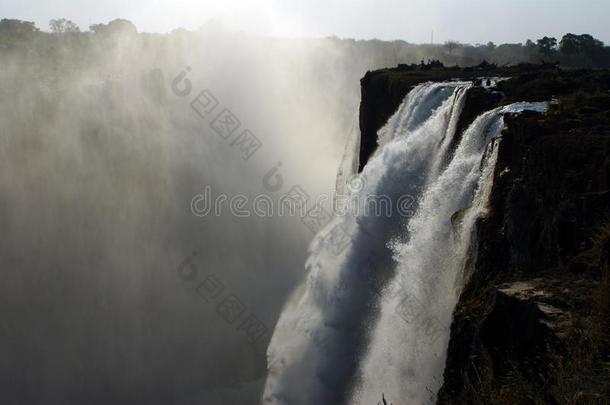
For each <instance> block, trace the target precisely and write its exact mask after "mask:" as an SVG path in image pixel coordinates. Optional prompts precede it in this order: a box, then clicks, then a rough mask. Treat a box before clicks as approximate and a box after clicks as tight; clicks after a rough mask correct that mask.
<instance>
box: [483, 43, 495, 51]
mask: <svg viewBox="0 0 610 405" xmlns="http://www.w3.org/2000/svg"><path fill="white" fill-rule="evenodd" d="M485 46H486V47H487V49H488V50H489V51H493V50H494V49H496V44H494V43H493V42H491V41H489V42H488V43H487V45H485Z"/></svg>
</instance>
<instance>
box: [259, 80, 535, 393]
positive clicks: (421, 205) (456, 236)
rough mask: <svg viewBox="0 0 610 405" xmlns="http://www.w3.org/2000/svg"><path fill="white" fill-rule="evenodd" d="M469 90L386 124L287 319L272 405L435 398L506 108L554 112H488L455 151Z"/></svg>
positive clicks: (316, 246)
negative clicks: (453, 312)
mask: <svg viewBox="0 0 610 405" xmlns="http://www.w3.org/2000/svg"><path fill="white" fill-rule="evenodd" d="M469 87H470V84H469V83H464V82H448V83H426V84H423V85H419V86H417V87H415V88H414V89H413V90H411V92H410V93H409V94H408V95H407V96H406V97H405V99H404V100H403V102H402V103H401V105H400V106H399V108H398V110H397V112H396V113H395V114H394V115H393V116H392V117H391V118H390V119H389V120H388V123H387V124H386V125H385V126H384V127H383V128H382V129H381V130H380V131H379V134H378V135H379V139H378V142H379V148H378V150H377V152H376V153H375V154H374V155H373V156H372V157H371V158H370V160H369V162H368V163H367V165H366V166H365V167H364V169H363V171H362V173H361V174H360V175H359V176H358V177H357V178H356V180H357V181H356V182H352V184H351V187H350V188H351V189H350V193H349V196H348V198H347V201H346V202H345V206H344V207H342V209H339V208H335V214H336V217H335V218H334V219H333V221H331V223H330V224H329V225H328V226H327V227H326V228H325V229H323V230H322V231H321V232H319V233H318V235H316V237H315V238H314V240H313V242H312V244H311V246H310V255H309V258H308V260H307V262H306V270H307V271H308V274H307V278H306V280H305V281H304V283H303V285H302V286H301V287H300V288H299V289H298V290H297V291H296V292H295V293H294V295H293V296H292V297H291V299H290V300H289V302H288V304H287V305H286V307H285V308H284V310H283V312H282V315H281V316H280V319H279V321H278V324H277V326H276V328H275V331H274V334H273V337H272V339H271V343H270V346H269V349H268V368H269V374H268V377H267V382H266V387H265V392H264V394H263V402H264V403H269V404H314V403H315V404H334V403H337V404H339V403H350V404H351V403H361V404H376V403H377V402H378V401H379V399H380V398H381V394H382V393H385V395H386V398H388V400H390V401H392V402H394V404H395V405H398V404H413V403H424V402H426V401H427V399H428V398H430V396H432V397H433V396H434V395H435V393H436V390H437V389H438V387H439V385H440V383H441V381H440V378H441V375H442V369H443V365H444V360H445V358H444V357H445V350H446V346H447V342H448V331H449V326H450V324H451V312H452V310H453V308H454V306H455V303H456V301H457V297H458V294H459V292H460V289H461V285H462V282H461V280H462V277H460V276H461V270H462V269H463V267H464V263H465V260H466V258H467V252H468V248H469V243H470V240H471V235H472V231H473V228H474V222H475V220H476V218H477V217H479V216H481V215H483V214H484V212H485V206H486V202H487V199H488V196H489V193H490V191H491V184H492V178H493V176H492V174H493V167H494V164H495V158H496V153H497V151H496V148H495V142H493V141H492V140H493V139H494V138H496V137H497V136H499V134H500V131H501V129H502V126H503V115H504V113H506V112H517V111H521V110H523V109H538V110H541V109H544V105H543V104H513V105H510V106H507V107H502V108H498V109H495V110H492V111H489V112H487V113H485V114H483V115H481V116H480V117H478V118H477V119H476V120H475V122H474V123H473V124H472V125H471V126H470V127H469V128H468V129H467V130H466V131H465V132H464V134H463V136H462V138H461V140H460V142H459V145H458V146H457V149H456V150H455V152H454V153H452V152H451V151H449V150H448V147H449V145H450V144H451V140H452V139H453V137H454V135H455V131H456V127H457V120H458V118H459V115H460V113H461V111H462V107H463V103H464V99H465V97H464V95H465V93H466V90H467V89H468V88H469ZM483 157H484V158H483ZM382 207H383V208H384V209H383V210H382V209H381V208H382ZM388 207H389V209H388ZM373 209H374V212H371V210H373ZM382 211H383V212H382Z"/></svg>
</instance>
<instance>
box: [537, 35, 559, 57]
mask: <svg viewBox="0 0 610 405" xmlns="http://www.w3.org/2000/svg"><path fill="white" fill-rule="evenodd" d="M555 47H557V39H556V38H553V37H544V38H541V39H539V40H538V49H539V51H540V53H541V54H543V55H546V56H551V55H552V54H553V52H554V51H555Z"/></svg>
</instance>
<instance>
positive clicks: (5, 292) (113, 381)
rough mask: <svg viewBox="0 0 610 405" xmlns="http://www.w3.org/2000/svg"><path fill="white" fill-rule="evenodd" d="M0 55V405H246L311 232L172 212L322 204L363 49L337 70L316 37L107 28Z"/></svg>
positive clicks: (344, 57) (38, 41)
mask: <svg viewBox="0 0 610 405" xmlns="http://www.w3.org/2000/svg"><path fill="white" fill-rule="evenodd" d="M2 41H3V42H2V45H3V46H2V63H1V64H0V67H1V68H0V77H1V80H2V83H3V84H2V87H1V92H2V97H1V98H0V119H1V122H2V123H3V125H2V135H1V136H0V139H1V140H2V144H1V147H0V154H1V159H0V162H1V163H0V164H1V165H2V167H1V170H0V205H1V207H2V209H1V210H0V212H1V215H0V221H1V223H2V229H3V243H2V244H1V245H0V263H1V265H2V269H3V282H2V284H1V286H2V287H1V289H2V291H1V294H0V295H1V296H2V305H1V306H0V308H2V309H1V311H2V317H1V318H2V323H1V325H2V332H1V334H2V342H3V343H2V354H1V357H2V358H3V362H2V366H0V376H1V378H2V380H3V381H5V382H8V383H6V384H4V383H3V384H2V388H0V391H2V392H1V393H0V395H1V397H2V398H3V399H4V400H6V401H7V402H6V403H49V404H53V403H90V404H94V403H100V404H102V403H104V404H106V403H114V404H122V403H134V402H136V403H150V404H155V403H159V404H162V403H163V404H166V403H177V404H180V403H183V404H191V403H257V402H258V401H259V399H260V396H261V393H262V387H263V383H264V377H265V375H266V358H265V350H266V347H267V344H268V342H269V339H270V336H271V333H272V331H273V328H274V326H275V323H276V321H277V318H278V316H279V314H280V312H281V310H282V307H283V305H284V302H286V300H287V297H288V295H289V294H290V293H291V292H292V290H293V289H294V287H295V286H296V285H297V284H298V282H299V281H300V280H301V279H302V278H303V277H304V276H305V273H304V262H305V258H306V253H307V246H308V244H309V242H310V240H311V239H312V238H313V236H314V233H315V231H316V229H311V227H308V226H307V225H306V224H305V223H304V221H302V219H301V218H298V217H284V218H277V217H272V218H265V217H258V216H250V217H245V218H243V217H242V218H237V217H235V216H232V215H231V214H230V213H229V212H223V213H222V214H221V215H219V216H215V215H209V216H206V217H200V216H196V215H194V214H193V212H192V210H191V202H192V199H193V198H194V196H196V195H198V193H201V192H202V190H203V189H204V187H206V186H210V187H211V188H212V190H213V192H214V193H215V194H221V193H224V194H226V195H228V196H229V197H230V196H235V195H238V194H242V195H245V196H249V197H252V196H255V195H259V194H266V195H269V196H270V197H271V198H272V199H274V200H275V199H278V198H280V197H281V196H282V195H283V194H285V193H287V192H289V190H290V189H291V188H292V187H294V186H297V185H298V186H300V187H301V188H302V190H304V191H305V192H306V193H307V194H308V195H309V196H310V197H311V198H312V199H313V198H314V197H315V196H316V195H318V194H320V193H324V192H326V193H329V192H332V191H333V190H334V186H335V175H336V173H337V169H338V167H339V163H340V161H341V158H342V155H343V152H344V148H345V143H346V140H347V139H348V135H349V134H350V131H353V128H354V125H355V122H357V108H358V103H359V97H360V89H359V79H360V78H361V77H362V76H363V75H364V73H365V72H366V70H368V69H373V68H379V67H383V66H385V64H386V63H387V61H386V60H385V59H384V56H385V53H384V52H383V50H382V49H379V48H377V47H370V49H364V48H361V49H358V50H356V52H357V53H358V55H359V57H358V59H357V60H354V59H352V58H350V57H349V55H350V53H351V54H353V52H354V50H353V49H352V48H350V46H347V45H346V44H338V43H337V42H336V41H334V40H331V39H328V40H323V39H320V40H305V39H303V40H299V39H272V38H266V37H257V36H247V35H244V34H240V33H234V32H227V31H223V30H221V29H216V28H215V27H210V26H208V27H207V28H204V29H202V30H199V31H197V32H188V31H183V30H182V31H180V30H179V31H176V32H174V33H172V34H168V35H158V34H138V33H136V32H135V29H132V28H131V26H130V25H128V24H127V23H124V24H123V25H119V26H118V28H113V29H108V25H106V27H104V26H98V27H97V31H95V32H88V33H70V32H64V33H56V34H48V33H38V32H36V33H33V34H31V35H30V34H28V33H26V34H23V35H22V33H17V34H15V35H13V36H8V35H5V36H3V38H2ZM339 45H341V46H339ZM181 75H183V76H181ZM202 91H205V95H206V96H205V97H212V98H213V99H215V103H217V105H216V107H215V109H214V111H212V112H210V113H209V114H208V113H202V111H203V110H202V108H201V106H202V104H191V103H193V102H194V100H198V101H199V102H203V101H205V100H204V99H203V98H200V97H201V92H202ZM210 99H211V98H210ZM208 107H211V105H209V106H208ZM197 108H198V109H197ZM225 109H227V110H228V111H229V112H230V113H231V114H232V116H233V117H236V118H237V119H238V121H239V122H240V125H239V127H238V128H237V129H236V130H235V134H232V137H228V138H227V139H224V138H223V136H221V135H219V133H218V132H217V131H216V130H215V129H214V128H213V127H212V126H211V125H212V122H213V120H214V119H215V117H216V116H218V114H220V113H221V112H222V111H224V110H225ZM246 129H247V130H249V131H250V133H251V134H254V135H255V137H256V138H257V139H258V140H259V141H260V147H259V148H258V149H256V151H255V152H256V153H254V154H252V155H250V156H248V157H247V158H246V156H245V155H246V154H247V153H245V152H244V151H243V150H241V149H240V147H239V146H240V145H239V144H238V143H233V142H234V141H235V139H237V138H236V137H237V136H238V134H239V133H241V132H242V131H243V130H246ZM278 164H280V166H279V167H280V171H278V172H277V173H275V175H274V176H272V178H271V180H272V181H271V183H273V184H272V185H271V183H270V181H269V180H265V179H266V178H270V177H269V176H267V177H265V176H266V174H268V173H269V172H270V170H272V169H273V168H274V167H277V166H278ZM278 176H279V177H278ZM325 209H326V210H328V211H330V210H331V209H332V208H331V207H330V206H329V205H327V206H326V207H325ZM330 212H332V211H330ZM210 286H214V287H215V288H216V289H214V290H210V289H209V288H208V287H210ZM230 303H233V304H235V305H237V309H236V311H237V312H238V314H237V315H239V316H238V318H239V319H234V318H235V317H234V316H233V315H230V314H229V315H227V313H226V312H223V309H222V308H224V305H225V304H230ZM234 309H235V308H234ZM237 315H236V316H237ZM253 320H256V322H257V324H256V325H254V326H253V327H254V329H252V330H251V329H248V328H249V327H251V326H252V325H251V324H248V323H246V324H243V322H252V321H253ZM256 326H258V328H257V327H256Z"/></svg>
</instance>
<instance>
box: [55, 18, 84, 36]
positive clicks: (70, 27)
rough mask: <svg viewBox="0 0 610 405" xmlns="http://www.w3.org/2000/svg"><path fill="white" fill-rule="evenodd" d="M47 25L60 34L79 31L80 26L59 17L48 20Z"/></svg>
mask: <svg viewBox="0 0 610 405" xmlns="http://www.w3.org/2000/svg"><path fill="white" fill-rule="evenodd" d="M49 27H50V28H51V32H52V33H54V34H62V33H65V32H80V28H78V25H76V24H75V23H74V22H72V21H70V20H66V19H65V18H60V19H58V20H51V21H49Z"/></svg>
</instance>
